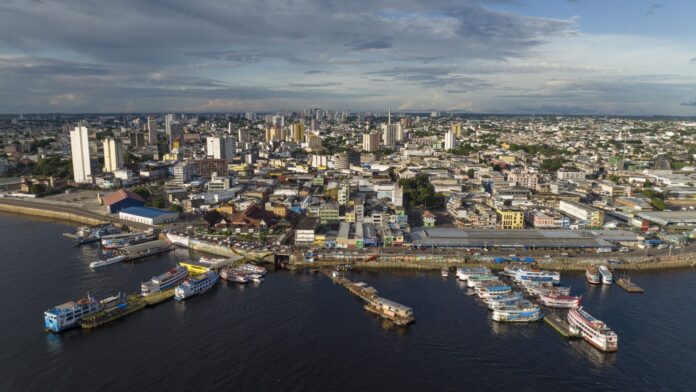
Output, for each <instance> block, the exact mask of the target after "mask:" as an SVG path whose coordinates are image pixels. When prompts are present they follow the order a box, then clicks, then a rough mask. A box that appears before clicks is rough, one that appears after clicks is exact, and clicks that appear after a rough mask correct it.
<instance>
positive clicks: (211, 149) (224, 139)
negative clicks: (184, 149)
mask: <svg viewBox="0 0 696 392" xmlns="http://www.w3.org/2000/svg"><path fill="white" fill-rule="evenodd" d="M235 148H236V146H235V143H234V139H233V138H232V137H229V136H227V135H225V136H209V137H208V139H207V141H206V153H207V155H208V156H210V157H212V158H213V159H232V158H233V157H234V152H235Z"/></svg>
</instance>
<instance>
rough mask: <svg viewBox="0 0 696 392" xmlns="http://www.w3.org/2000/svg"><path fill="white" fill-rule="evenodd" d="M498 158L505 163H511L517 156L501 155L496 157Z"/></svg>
mask: <svg viewBox="0 0 696 392" xmlns="http://www.w3.org/2000/svg"><path fill="white" fill-rule="evenodd" d="M498 159H499V160H501V161H503V162H505V163H507V164H512V163H515V161H516V160H517V157H515V156H513V155H501V156H499V157H498Z"/></svg>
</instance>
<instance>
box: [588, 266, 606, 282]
mask: <svg viewBox="0 0 696 392" xmlns="http://www.w3.org/2000/svg"><path fill="white" fill-rule="evenodd" d="M585 279H587V281H588V282H590V283H591V284H601V283H602V275H600V273H599V270H598V269H597V267H595V266H594V265H591V266H589V267H587V269H586V270H585Z"/></svg>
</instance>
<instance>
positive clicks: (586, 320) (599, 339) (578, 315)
mask: <svg viewBox="0 0 696 392" xmlns="http://www.w3.org/2000/svg"><path fill="white" fill-rule="evenodd" d="M567 318H568V324H569V325H570V327H571V329H572V330H573V332H575V333H579V334H580V336H582V338H583V339H585V340H586V341H587V342H588V343H590V344H591V345H593V346H594V347H596V348H598V349H600V350H602V351H607V352H614V351H616V350H618V346H619V337H618V336H617V335H616V333H615V332H614V331H612V330H611V329H610V328H609V327H607V325H606V324H604V323H603V322H602V321H600V320H597V319H596V318H594V317H592V316H591V315H590V314H589V313H587V312H586V311H585V310H583V308H582V307H580V308H578V309H571V310H569V311H568V316H567Z"/></svg>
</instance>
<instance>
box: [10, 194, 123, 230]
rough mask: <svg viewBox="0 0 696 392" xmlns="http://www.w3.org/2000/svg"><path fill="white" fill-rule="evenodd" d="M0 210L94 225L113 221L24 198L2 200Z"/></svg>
mask: <svg viewBox="0 0 696 392" xmlns="http://www.w3.org/2000/svg"><path fill="white" fill-rule="evenodd" d="M0 212H8V213H11V214H18V215H29V216H38V217H42V218H50V219H58V220H64V221H68V222H73V223H79V224H84V225H92V226H96V225H101V224H104V223H110V222H111V220H110V219H108V218H106V217H104V218H99V217H97V216H95V215H94V214H91V213H87V212H81V211H78V210H77V209H71V208H68V207H62V206H49V205H40V204H38V203H37V204H35V205H32V204H31V203H30V202H27V201H24V200H22V201H19V200H12V201H8V200H0Z"/></svg>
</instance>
